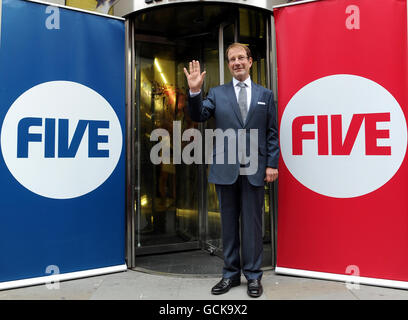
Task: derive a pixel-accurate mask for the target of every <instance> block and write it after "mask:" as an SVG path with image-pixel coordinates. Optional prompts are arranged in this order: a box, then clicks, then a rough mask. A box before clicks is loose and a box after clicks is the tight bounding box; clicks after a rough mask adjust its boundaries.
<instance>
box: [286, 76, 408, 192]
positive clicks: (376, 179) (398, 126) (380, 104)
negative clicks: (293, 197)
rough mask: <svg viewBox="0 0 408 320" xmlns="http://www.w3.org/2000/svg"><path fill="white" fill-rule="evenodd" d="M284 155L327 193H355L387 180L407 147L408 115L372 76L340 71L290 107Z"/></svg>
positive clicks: (304, 179)
mask: <svg viewBox="0 0 408 320" xmlns="http://www.w3.org/2000/svg"><path fill="white" fill-rule="evenodd" d="M280 144H281V154H282V158H283V161H284V162H285V165H286V166H287V168H288V169H289V171H290V172H291V174H292V175H293V176H294V177H295V178H296V179H297V180H298V181H299V182H300V183H301V184H303V185H304V186H305V187H307V188H309V189H311V190H313V191H315V192H317V193H319V194H322V195H325V196H329V197H335V198H352V197H358V196H362V195H365V194H368V193H370V192H372V191H375V190H377V189H379V188H380V187H382V186H383V185H384V184H386V183H387V182H388V181H389V180H390V179H391V178H392V177H393V176H394V174H395V173H396V172H397V171H398V169H399V167H400V166H401V163H402V161H403V160H404V157H405V152H406V148H407V125H406V122H405V116H404V114H403V112H402V110H401V107H400V105H399V104H398V102H397V101H396V100H395V98H394V97H393V96H392V95H391V94H390V93H389V92H388V91H387V90H386V89H385V88H383V87H382V86H380V85H379V84H377V83H376V82H374V81H371V80H369V79H366V78H363V77H359V76H354V75H346V74H339V75H333V76H328V77H324V78H321V79H318V80H316V81H313V82H311V83H309V84H308V85H306V86H305V87H303V88H302V89H301V90H299V91H298V92H297V93H296V94H295V95H294V96H293V97H292V99H291V100H290V101H289V103H288V105H287V106H286V108H285V110H284V112H283V115H282V119H281V124H280Z"/></svg>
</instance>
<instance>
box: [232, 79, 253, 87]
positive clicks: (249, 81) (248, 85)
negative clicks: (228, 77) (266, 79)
mask: <svg viewBox="0 0 408 320" xmlns="http://www.w3.org/2000/svg"><path fill="white" fill-rule="evenodd" d="M238 82H241V81H238V80H237V79H235V78H234V77H233V78H232V84H233V85H234V88H235V86H236V85H237V83H238ZM243 82H244V83H245V84H246V85H247V88H251V76H249V77H248V78H247V79H246V80H245V81H243Z"/></svg>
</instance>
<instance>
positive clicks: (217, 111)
mask: <svg viewBox="0 0 408 320" xmlns="http://www.w3.org/2000/svg"><path fill="white" fill-rule="evenodd" d="M251 96H252V98H251V104H250V108H249V111H248V114H247V117H246V121H245V123H244V121H243V120H242V116H241V112H240V110H239V106H238V102H237V98H236V95H235V91H234V88H233V84H232V82H229V83H227V84H225V85H221V86H218V87H215V88H211V89H210V91H209V93H208V96H207V99H205V100H203V99H202V95H201V94H200V95H198V96H195V97H190V96H189V105H188V110H189V114H190V117H191V119H192V120H193V121H197V122H204V121H206V120H208V119H209V118H210V117H214V118H215V122H216V128H217V129H221V130H222V131H223V132H226V131H227V130H228V129H230V130H229V132H231V129H232V130H233V131H234V132H235V135H236V137H238V134H239V129H241V130H242V129H246V131H245V140H246V150H247V151H246V153H247V156H249V155H250V150H249V148H250V147H249V146H250V145H251V144H252V147H253V146H254V145H255V142H256V141H254V139H252V140H251V139H250V130H249V129H257V138H258V139H257V140H258V141H257V145H256V147H257V154H256V156H257V157H255V158H257V159H255V160H256V161H257V162H256V163H255V164H254V163H249V166H250V167H252V168H254V165H255V167H256V172H255V173H253V174H250V175H248V180H249V182H250V183H251V184H252V185H254V186H263V185H264V179H265V171H266V167H271V168H277V167H278V159H279V138H278V129H277V124H276V109H275V103H274V99H273V93H272V91H271V90H268V89H265V88H264V87H262V86H259V85H257V84H255V83H254V82H252V93H251ZM254 132H256V131H253V133H254ZM219 140H221V139H219ZM236 140H237V141H238V139H236ZM237 141H236V142H237ZM220 143H221V145H222V144H223V145H224V148H223V149H221V150H220V147H219V146H220ZM228 148H232V146H231V145H229V144H228V143H227V142H226V141H225V143H223V141H217V142H216V143H214V150H213V164H212V165H211V168H210V173H209V176H208V181H209V182H211V183H215V184H221V185H229V184H233V183H234V182H235V181H236V180H237V178H238V176H239V174H240V167H241V165H240V162H239V159H238V158H239V157H238V154H236V159H237V161H235V162H234V163H232V161H230V160H229V159H228V157H227V156H228ZM235 150H236V151H237V150H238V147H235ZM217 152H218V153H223V155H221V157H220V158H223V159H224V161H221V162H223V163H216V162H217V161H216V160H217V159H220V158H217V156H218V157H219V155H217ZM237 152H238V151H237ZM252 152H253V154H255V152H254V149H252ZM250 159H251V161H252V160H253V159H254V157H252V156H251V157H250ZM218 162H219V161H218ZM251 171H253V170H251ZM241 174H242V171H241Z"/></svg>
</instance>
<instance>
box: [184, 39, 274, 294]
mask: <svg viewBox="0 0 408 320" xmlns="http://www.w3.org/2000/svg"><path fill="white" fill-rule="evenodd" d="M226 55H227V58H228V67H229V70H230V72H231V74H232V76H233V80H232V81H231V82H230V83H228V84H225V85H221V86H218V87H215V88H211V89H210V91H209V93H208V96H207V98H206V99H205V100H203V99H202V95H201V87H202V85H203V82H204V78H205V75H206V72H205V71H204V72H201V70H200V63H199V62H198V61H195V60H193V61H192V62H190V63H189V71H187V69H186V68H184V73H185V74H186V77H187V81H188V85H189V88H190V92H189V113H190V116H191V118H192V120H194V121H197V122H204V121H206V120H208V119H209V118H210V117H214V118H215V122H216V128H217V129H221V130H222V131H226V130H230V132H231V129H232V130H233V132H235V133H236V135H235V137H238V136H239V135H240V134H241V136H242V132H244V140H245V142H246V143H245V144H244V146H245V145H249V146H250V148H251V153H252V151H253V150H254V149H253V148H254V146H255V148H256V149H255V151H256V154H255V155H256V156H255V157H254V156H252V155H251V156H250V157H249V160H250V162H251V161H252V162H254V161H256V163H255V168H256V170H255V173H254V172H251V173H249V172H248V171H245V164H246V163H245V162H246V160H245V159H247V158H245V155H247V154H248V151H247V150H244V153H243V155H242V154H240V153H239V152H238V153H237V154H238V156H237V157H236V159H237V161H235V162H234V163H231V161H228V162H227V163H226V161H225V160H226V158H227V157H226V156H225V155H226V154H228V153H229V152H231V150H228V148H230V149H231V147H230V144H229V143H228V145H226V146H224V147H223V149H222V150H214V153H213V154H214V160H213V164H212V165H211V168H210V173H209V177H208V181H209V182H211V183H214V184H215V186H216V191H217V196H218V200H219V205H220V211H221V224H222V241H223V254H224V267H223V276H222V279H221V281H220V282H218V283H217V284H216V285H215V286H214V287H213V288H212V290H211V292H212V293H213V294H222V293H226V292H228V290H229V289H230V288H231V287H234V286H238V285H240V284H241V280H240V279H241V270H242V273H243V274H244V276H245V277H246V279H247V285H248V291H247V292H248V295H249V296H251V297H259V296H261V295H262V292H263V288H262V284H261V278H262V270H261V264H262V253H263V242H262V209H263V204H264V183H265V181H266V182H272V181H274V180H276V179H277V178H278V169H277V168H278V158H279V142H278V129H277V125H276V113H275V104H274V99H273V94H272V91H270V90H268V89H265V88H263V87H261V86H259V85H257V84H255V83H254V82H252V81H251V79H250V75H249V70H250V68H251V66H252V57H251V52H250V50H249V48H248V47H247V46H245V45H243V44H240V43H234V44H232V45H231V46H229V47H228V49H227V52H226ZM243 130H245V131H243ZM250 131H255V132H256V136H255V137H256V138H257V139H255V141H253V140H254V139H252V138H253V136H252V135H251V134H250ZM241 142H242V140H241ZM247 142H249V144H248V143H247ZM238 144H240V143H239V138H238ZM217 145H218V146H219V144H218V143H217ZM218 146H217V148H218ZM240 147H242V146H239V145H238V150H240ZM217 148H216V149H217ZM220 151H221V152H223V153H224V157H223V158H224V162H223V163H218V161H217V160H216V159H218V158H217V157H216V154H217V156H218V154H219V153H220ZM232 152H234V153H235V150H234V151H232ZM221 158H222V157H221ZM228 159H229V158H228ZM253 165H254V164H253V163H252V164H251V163H250V166H249V167H251V166H252V167H253ZM247 168H248V166H247ZM251 171H253V170H251ZM239 219H241V229H242V237H241V239H240V235H239ZM240 246H242V265H241V259H240Z"/></svg>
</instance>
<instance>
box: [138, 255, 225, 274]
mask: <svg viewBox="0 0 408 320" xmlns="http://www.w3.org/2000/svg"><path fill="white" fill-rule="evenodd" d="M223 265H224V262H223V260H222V258H220V257H218V256H216V255H211V254H210V253H209V252H208V251H205V250H190V251H183V252H173V253H161V254H154V255H145V256H137V257H136V267H135V268H132V270H136V271H141V272H145V273H150V274H159V275H172V276H174V275H177V276H183V277H219V276H220V275H221V274H222V267H223Z"/></svg>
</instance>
